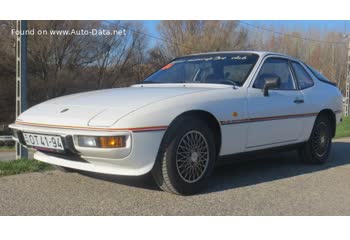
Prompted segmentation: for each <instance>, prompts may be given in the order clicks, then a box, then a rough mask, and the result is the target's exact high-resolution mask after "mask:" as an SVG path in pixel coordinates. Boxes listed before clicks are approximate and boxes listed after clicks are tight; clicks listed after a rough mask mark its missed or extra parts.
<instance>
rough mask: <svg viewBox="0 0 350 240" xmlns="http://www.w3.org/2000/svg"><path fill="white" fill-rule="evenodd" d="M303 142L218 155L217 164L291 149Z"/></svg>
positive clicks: (245, 159) (255, 157)
mask: <svg viewBox="0 0 350 240" xmlns="http://www.w3.org/2000/svg"><path fill="white" fill-rule="evenodd" d="M303 144H304V142H302V143H295V144H290V145H285V146H280V147H272V148H266V149H261V150H255V151H248V152H243V153H236V154H230V155H223V156H219V157H218V160H217V164H219V165H221V164H227V163H232V162H241V161H247V160H252V159H257V158H261V157H264V156H268V155H271V154H273V153H278V152H288V151H293V150H296V149H298V148H299V147H301V146H302V145H303Z"/></svg>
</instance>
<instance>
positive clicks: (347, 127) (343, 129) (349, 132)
mask: <svg viewBox="0 0 350 240" xmlns="http://www.w3.org/2000/svg"><path fill="white" fill-rule="evenodd" d="M341 137H350V117H345V118H344V119H343V122H342V123H341V124H339V125H338V126H337V132H336V134H335V138H341Z"/></svg>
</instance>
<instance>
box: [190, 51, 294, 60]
mask: <svg viewBox="0 0 350 240" xmlns="http://www.w3.org/2000/svg"><path fill="white" fill-rule="evenodd" d="M230 53H231V54H237V53H238V54H240V53H245V54H247V53H248V54H257V55H259V56H260V57H265V56H267V55H278V56H281V57H286V58H290V59H293V60H296V61H300V60H299V59H297V58H295V57H292V56H289V55H287V54H283V53H277V52H268V51H218V52H203V53H195V54H190V55H186V56H183V57H189V56H201V55H210V54H230Z"/></svg>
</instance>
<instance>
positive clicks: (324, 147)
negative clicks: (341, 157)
mask: <svg viewBox="0 0 350 240" xmlns="http://www.w3.org/2000/svg"><path fill="white" fill-rule="evenodd" d="M331 129H332V127H331V121H330V120H329V118H328V117H327V116H326V115H319V116H318V117H317V118H316V121H315V124H314V127H313V129H312V132H311V136H310V139H309V140H308V141H307V142H306V143H304V145H303V146H302V147H301V148H300V149H299V156H300V157H301V159H302V160H303V161H304V162H305V163H312V164H323V163H325V162H327V160H328V158H329V154H330V152H331V148H332V130H331Z"/></svg>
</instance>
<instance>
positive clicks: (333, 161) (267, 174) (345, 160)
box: [80, 141, 350, 194]
mask: <svg viewBox="0 0 350 240" xmlns="http://www.w3.org/2000/svg"><path fill="white" fill-rule="evenodd" d="M347 164H350V142H349V143H347V142H341V141H337V142H334V143H333V146H332V152H331V156H330V160H329V161H328V162H327V163H325V164H323V165H312V164H305V163H303V162H301V161H300V159H299V157H298V155H297V153H296V151H291V152H284V153H271V154H268V155H264V156H254V157H251V158H249V159H244V160H242V161H237V160H236V159H235V160H234V161H232V162H228V161H225V163H224V164H220V165H218V166H217V167H216V168H215V169H214V171H213V174H212V176H211V177H210V178H209V181H208V186H207V188H206V189H205V190H204V192H202V194H205V193H212V192H220V191H225V190H228V189H234V188H239V187H245V186H250V185H256V184H259V183H264V182H270V181H275V180H279V179H284V178H290V177H294V176H298V175H302V174H308V173H313V172H318V171H323V170H326V169H329V168H333V167H337V166H342V165H347ZM80 173H81V174H83V175H85V176H89V177H93V178H96V179H100V180H104V181H109V182H114V183H118V184H123V185H127V186H132V187H136V188H145V189H149V190H156V191H157V190H159V188H158V187H157V186H156V184H155V183H154V181H153V179H152V176H150V174H148V175H144V176H139V177H125V176H114V175H106V174H98V173H90V172H80Z"/></svg>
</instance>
